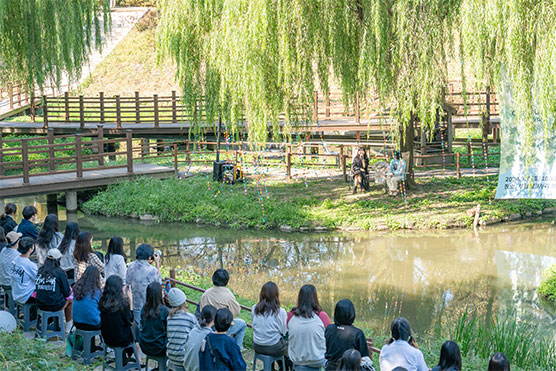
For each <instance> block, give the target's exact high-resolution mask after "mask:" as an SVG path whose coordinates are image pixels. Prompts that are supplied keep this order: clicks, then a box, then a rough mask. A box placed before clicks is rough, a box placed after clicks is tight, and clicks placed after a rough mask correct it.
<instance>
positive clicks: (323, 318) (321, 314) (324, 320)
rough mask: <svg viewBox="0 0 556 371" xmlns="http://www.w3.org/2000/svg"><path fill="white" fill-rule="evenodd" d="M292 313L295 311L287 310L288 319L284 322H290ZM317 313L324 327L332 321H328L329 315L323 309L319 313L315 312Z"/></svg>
mask: <svg viewBox="0 0 556 371" xmlns="http://www.w3.org/2000/svg"><path fill="white" fill-rule="evenodd" d="M315 313H316V312H315ZM294 314H295V312H294V311H293V310H291V311H289V312H288V320H287V321H286V323H288V324H289V323H290V319H292V317H293V315H294ZM317 315H318V316H319V318H320V320H321V321H322V323H323V324H324V328H326V327H327V326H328V325H330V324H331V323H332V322H331V321H330V317H328V314H326V312H325V311H323V310H321V311H320V312H319V313H317Z"/></svg>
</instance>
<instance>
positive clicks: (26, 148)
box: [21, 139, 29, 184]
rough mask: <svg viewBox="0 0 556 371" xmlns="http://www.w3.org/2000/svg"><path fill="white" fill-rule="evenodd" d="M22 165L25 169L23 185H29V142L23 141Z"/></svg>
mask: <svg viewBox="0 0 556 371" xmlns="http://www.w3.org/2000/svg"><path fill="white" fill-rule="evenodd" d="M21 163H22V167H23V184H29V142H28V139H22V140H21Z"/></svg>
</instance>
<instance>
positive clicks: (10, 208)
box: [0, 202, 17, 220]
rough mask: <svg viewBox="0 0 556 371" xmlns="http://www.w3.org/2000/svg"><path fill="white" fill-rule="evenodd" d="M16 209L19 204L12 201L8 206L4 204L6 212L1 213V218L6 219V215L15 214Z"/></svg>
mask: <svg viewBox="0 0 556 371" xmlns="http://www.w3.org/2000/svg"><path fill="white" fill-rule="evenodd" d="M16 211H17V206H16V205H15V204H13V203H11V202H10V203H7V204H6V206H4V213H3V214H2V215H0V219H2V220H4V219H6V216H8V215H14V214H15V212H16Z"/></svg>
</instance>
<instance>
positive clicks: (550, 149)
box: [496, 78, 556, 199]
mask: <svg viewBox="0 0 556 371" xmlns="http://www.w3.org/2000/svg"><path fill="white" fill-rule="evenodd" d="M500 85H501V86H500V87H499V91H498V97H499V100H500V127H501V134H500V136H501V140H500V142H501V147H500V170H499V173H498V188H497V190H496V198H544V199H556V132H555V131H550V130H548V131H545V130H546V127H545V125H544V124H545V123H543V121H542V120H541V118H540V117H539V116H538V115H535V117H534V121H535V128H534V141H533V149H532V150H533V155H534V161H533V162H532V166H530V167H529V168H527V165H526V161H525V158H526V153H528V152H527V151H531V149H527V147H526V145H525V138H526V135H525V126H524V125H523V123H522V122H520V119H519V118H518V117H516V115H515V111H514V102H513V98H512V90H511V83H510V82H509V78H505V79H503V81H502V83H501V84H500ZM553 121H554V120H553V119H551V120H550V122H549V123H548V124H549V125H548V127H550V126H551V124H553Z"/></svg>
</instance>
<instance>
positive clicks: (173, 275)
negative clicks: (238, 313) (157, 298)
mask: <svg viewBox="0 0 556 371" xmlns="http://www.w3.org/2000/svg"><path fill="white" fill-rule="evenodd" d="M164 280H168V281H170V285H171V286H172V287H175V286H176V285H181V286H185V287H187V288H188V289H191V290H195V291H198V292H202V293H204V292H205V291H206V290H205V289H203V288H201V287H197V286H193V285H190V284H188V283H185V282H182V281H179V280H177V279H176V271H175V269H170V277H166V278H165V279H164ZM187 302H188V303H190V304H193V305H199V303H197V302H195V301H193V300H190V299H187ZM239 306H240V307H241V309H243V310H246V311H248V312H249V313H251V308H249V307H247V306H245V305H241V304H240V305H239ZM246 324H247V326H248V327H249V328H253V326H252V325H251V324H250V323H247V322H246ZM365 340H366V341H367V348H368V349H369V350H370V351H371V352H373V353H377V354H380V349H378V348H377V347H375V346H374V340H373V339H372V338H366V339H365Z"/></svg>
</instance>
